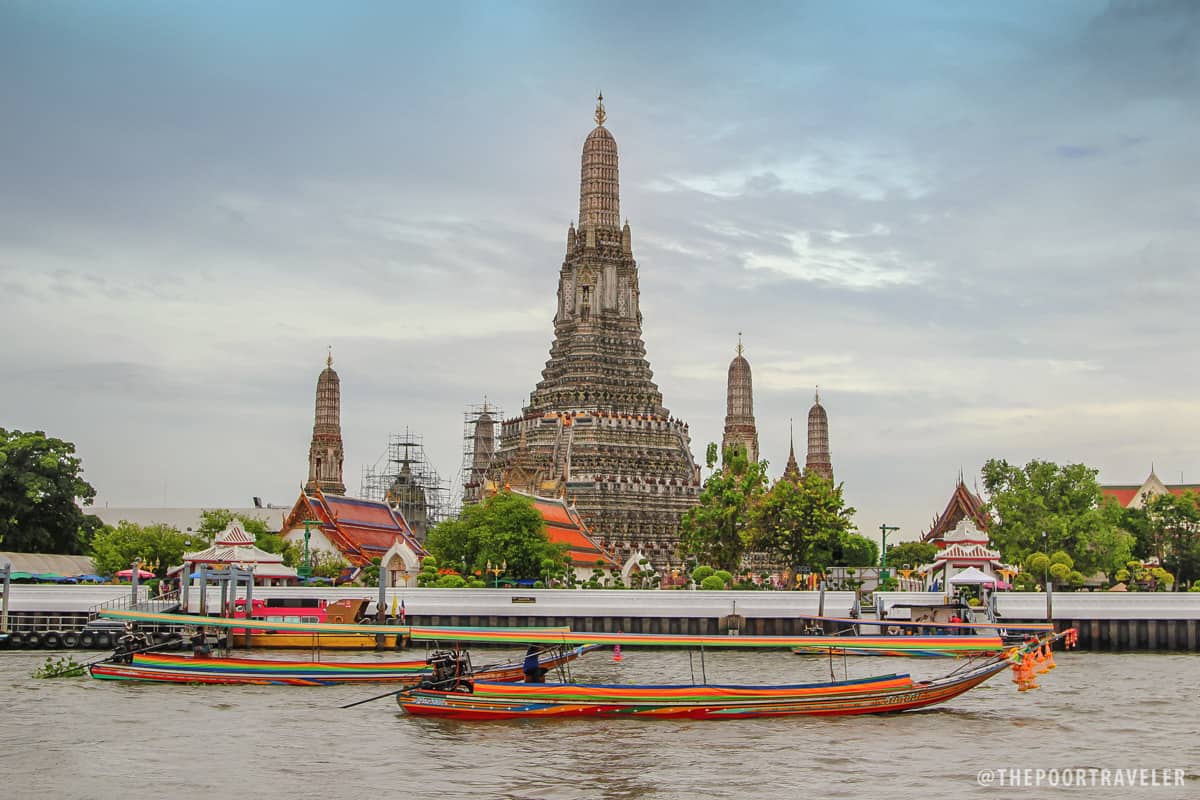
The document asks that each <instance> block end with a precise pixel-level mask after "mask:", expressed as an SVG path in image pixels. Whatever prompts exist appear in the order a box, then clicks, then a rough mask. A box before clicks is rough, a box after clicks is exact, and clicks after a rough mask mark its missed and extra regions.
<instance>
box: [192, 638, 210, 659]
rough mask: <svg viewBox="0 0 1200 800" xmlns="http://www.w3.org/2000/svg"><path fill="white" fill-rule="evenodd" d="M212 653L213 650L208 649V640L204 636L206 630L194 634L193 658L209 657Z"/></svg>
mask: <svg viewBox="0 0 1200 800" xmlns="http://www.w3.org/2000/svg"><path fill="white" fill-rule="evenodd" d="M211 655H212V650H209V649H208V641H207V639H206V637H205V636H204V632H203V631H200V632H198V633H196V634H194V635H193V636H192V657H193V658H208V657H209V656H211Z"/></svg>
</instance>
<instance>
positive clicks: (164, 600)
mask: <svg viewBox="0 0 1200 800" xmlns="http://www.w3.org/2000/svg"><path fill="white" fill-rule="evenodd" d="M178 609H179V592H167V593H166V594H160V595H157V596H155V597H150V596H149V593H148V592H146V593H143V592H138V598H137V600H136V601H135V600H134V598H133V594H132V593H130V594H127V595H121V596H120V597H114V598H113V599H112V600H106V601H105V602H103V603H99V604H97V605H94V606H92V607H91V608H90V609H88V618H89V619H95V618H96V617H97V616H99V615H100V612H101V611H148V612H150V613H152V614H168V613H170V612H172V611H176V610H178Z"/></svg>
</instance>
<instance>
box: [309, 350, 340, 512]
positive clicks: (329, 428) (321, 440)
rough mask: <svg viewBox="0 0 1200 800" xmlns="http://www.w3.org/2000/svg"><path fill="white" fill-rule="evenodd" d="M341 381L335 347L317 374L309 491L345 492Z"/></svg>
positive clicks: (310, 447) (310, 452)
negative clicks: (335, 360)
mask: <svg viewBox="0 0 1200 800" xmlns="http://www.w3.org/2000/svg"><path fill="white" fill-rule="evenodd" d="M343 458H344V451H343V449H342V384H341V380H340V379H339V378H338V374H337V372H335V371H334V369H333V348H332V347H330V348H329V352H328V353H327V354H326V356H325V369H323V370H321V375H320V377H318V378H317V404H316V414H315V416H314V420H313V436H312V443H311V444H310V445H309V448H308V481H307V482H306V483H305V484H304V490H305V491H306V492H313V491H316V490H318V489H320V490H321V491H322V492H328V493H329V494H345V493H346V484H345V482H344V481H343V480H342V461H343Z"/></svg>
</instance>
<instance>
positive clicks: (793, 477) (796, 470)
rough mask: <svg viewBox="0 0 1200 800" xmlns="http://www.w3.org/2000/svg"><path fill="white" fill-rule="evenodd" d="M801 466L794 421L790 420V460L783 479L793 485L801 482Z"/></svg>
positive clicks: (784, 469)
mask: <svg viewBox="0 0 1200 800" xmlns="http://www.w3.org/2000/svg"><path fill="white" fill-rule="evenodd" d="M800 477H801V476H800V465H799V464H797V463H796V434H795V432H794V431H793V430H792V421H791V420H790V419H789V420H788V460H787V466H786V467H784V468H783V479H784V480H785V481H791V482H792V483H799V482H800Z"/></svg>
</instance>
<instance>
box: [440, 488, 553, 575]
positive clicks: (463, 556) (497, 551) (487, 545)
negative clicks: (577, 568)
mask: <svg viewBox="0 0 1200 800" xmlns="http://www.w3.org/2000/svg"><path fill="white" fill-rule="evenodd" d="M426 546H427V547H428V549H429V551H430V552H431V553H433V555H434V556H436V557H437V559H438V561H439V562H441V563H442V564H449V565H452V566H455V567H458V566H459V565H462V564H466V571H467V572H477V571H482V570H484V569H486V568H487V566H488V564H489V563H491V564H492V565H500V564H505V571H506V574H507V575H508V576H510V577H515V578H533V579H537V578H538V577H540V576H541V575H542V574H543V573H544V572H545V571H546V569H545V562H546V561H548V560H549V561H553V562H555V563H556V564H559V565H561V566H562V568H564V569H565V568H566V565H567V549H568V548H567V546H566V545H562V544H554V543H552V542H551V541H550V537H549V536H548V535H547V534H546V523H545V520H543V519H542V515H541V513H540V512H539V511H538V510H537V508H536V507H535V506H534V504H533V500H532V499H530V498H529V497H526V496H525V495H522V494H517V493H515V492H500V493H499V494H496V495H493V496H492V497H489V498H487V499H486V500H484V501H483V502H482V503H476V504H475V505H470V506H467V507H466V508H464V509H463V513H462V516H461V517H459V518H458V519H454V520H446V521H444V522H441V523H439V524H438V525H437V526H435V527H434V528H433V529H432V530H431V531H430V532H429V537H428V541H427V542H426Z"/></svg>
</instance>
